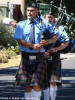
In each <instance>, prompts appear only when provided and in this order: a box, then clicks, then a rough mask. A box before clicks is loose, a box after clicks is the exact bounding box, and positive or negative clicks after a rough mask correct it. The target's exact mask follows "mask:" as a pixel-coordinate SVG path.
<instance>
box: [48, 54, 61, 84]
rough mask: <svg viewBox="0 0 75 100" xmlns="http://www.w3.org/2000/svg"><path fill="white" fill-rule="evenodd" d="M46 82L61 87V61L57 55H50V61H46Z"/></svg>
mask: <svg viewBox="0 0 75 100" xmlns="http://www.w3.org/2000/svg"><path fill="white" fill-rule="evenodd" d="M47 74H48V75H47V76H48V82H49V83H50V82H56V84H57V86H60V85H61V59H60V54H59V53H54V54H53V55H52V60H51V61H48V60H47Z"/></svg>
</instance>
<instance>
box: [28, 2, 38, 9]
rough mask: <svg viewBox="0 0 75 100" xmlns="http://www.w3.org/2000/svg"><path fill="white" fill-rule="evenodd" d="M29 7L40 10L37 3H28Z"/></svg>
mask: <svg viewBox="0 0 75 100" xmlns="http://www.w3.org/2000/svg"><path fill="white" fill-rule="evenodd" d="M27 7H33V8H37V9H39V7H38V5H37V3H36V2H32V3H28V5H27Z"/></svg>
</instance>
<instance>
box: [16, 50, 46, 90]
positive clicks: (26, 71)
mask: <svg viewBox="0 0 75 100" xmlns="http://www.w3.org/2000/svg"><path fill="white" fill-rule="evenodd" d="M28 55H29V54H27V55H26V54H24V52H23V53H22V57H21V58H22V59H21V63H20V66H19V69H18V71H17V73H16V77H15V78H16V85H21V86H23V87H26V86H34V85H38V86H40V88H41V89H43V88H44V87H45V88H46V87H47V86H48V81H47V63H46V59H45V57H44V55H41V54H38V55H37V56H36V60H32V61H30V60H29V58H28Z"/></svg>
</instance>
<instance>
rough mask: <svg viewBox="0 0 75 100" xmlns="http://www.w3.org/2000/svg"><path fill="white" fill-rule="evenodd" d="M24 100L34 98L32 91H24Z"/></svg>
mask: <svg viewBox="0 0 75 100" xmlns="http://www.w3.org/2000/svg"><path fill="white" fill-rule="evenodd" d="M24 100H33V99H32V92H25V93H24Z"/></svg>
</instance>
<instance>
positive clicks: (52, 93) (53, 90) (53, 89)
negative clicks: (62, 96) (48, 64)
mask: <svg viewBox="0 0 75 100" xmlns="http://www.w3.org/2000/svg"><path fill="white" fill-rule="evenodd" d="M56 92H57V86H50V98H51V100H55V98H56Z"/></svg>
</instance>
